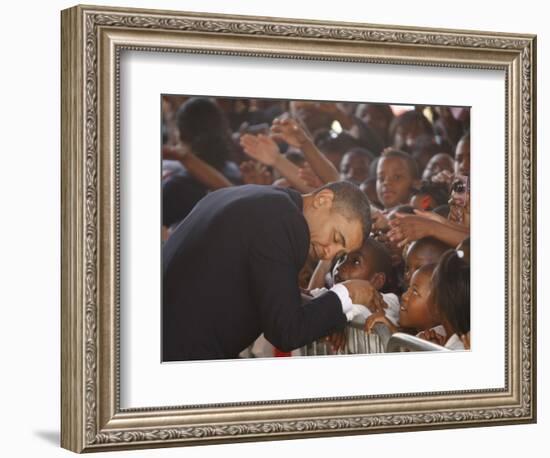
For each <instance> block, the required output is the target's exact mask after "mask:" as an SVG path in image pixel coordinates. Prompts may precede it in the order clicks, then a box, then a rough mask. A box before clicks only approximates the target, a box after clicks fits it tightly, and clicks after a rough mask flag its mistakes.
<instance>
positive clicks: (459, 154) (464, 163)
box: [455, 140, 470, 176]
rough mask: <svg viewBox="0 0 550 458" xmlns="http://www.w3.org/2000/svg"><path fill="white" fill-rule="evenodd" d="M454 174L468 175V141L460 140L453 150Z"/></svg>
mask: <svg viewBox="0 0 550 458" xmlns="http://www.w3.org/2000/svg"><path fill="white" fill-rule="evenodd" d="M455 175H466V176H469V175H470V142H469V141H464V140H462V141H460V142H459V143H458V145H457V147H456V152H455Z"/></svg>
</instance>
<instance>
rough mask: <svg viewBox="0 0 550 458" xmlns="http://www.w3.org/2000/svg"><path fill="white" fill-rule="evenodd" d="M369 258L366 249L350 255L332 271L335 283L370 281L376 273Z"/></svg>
mask: <svg viewBox="0 0 550 458" xmlns="http://www.w3.org/2000/svg"><path fill="white" fill-rule="evenodd" d="M369 258H370V257H369V256H368V255H367V250H365V249H364V248H361V249H359V250H356V251H352V252H351V253H349V254H348V255H347V257H346V258H344V259H342V260H340V261H338V262H337V263H336V265H335V266H334V269H333V271H332V276H333V278H334V283H340V282H343V281H346V280H370V278H371V276H372V275H373V274H374V273H375V272H374V267H373V265H372V262H371V261H370V259H369Z"/></svg>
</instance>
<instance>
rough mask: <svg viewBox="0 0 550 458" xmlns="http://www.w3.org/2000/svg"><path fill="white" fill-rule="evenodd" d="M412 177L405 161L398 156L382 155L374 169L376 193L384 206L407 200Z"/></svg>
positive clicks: (411, 186)
mask: <svg viewBox="0 0 550 458" xmlns="http://www.w3.org/2000/svg"><path fill="white" fill-rule="evenodd" d="M413 185H414V178H413V176H412V173H411V170H410V169H409V166H408V164H407V162H406V161H405V160H404V159H402V158H400V157H382V158H381V159H380V161H378V168H377V171H376V193H377V194H378V200H379V201H380V202H381V203H382V205H384V208H392V207H395V206H396V205H399V204H404V203H407V202H409V200H410V198H411V194H412V192H411V191H412V189H413Z"/></svg>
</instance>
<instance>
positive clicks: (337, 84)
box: [61, 6, 536, 453]
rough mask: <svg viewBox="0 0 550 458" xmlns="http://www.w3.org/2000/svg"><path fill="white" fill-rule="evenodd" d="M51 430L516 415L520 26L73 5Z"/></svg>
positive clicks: (531, 116)
mask: <svg viewBox="0 0 550 458" xmlns="http://www.w3.org/2000/svg"><path fill="white" fill-rule="evenodd" d="M61 23H62V27H61V32H62V40H61V41H62V49H61V52H62V59H61V61H62V72H61V73H62V101H61V102H62V103H61V107H62V113H61V115H62V152H61V154H62V184H61V185H62V187H61V191H62V192H61V194H62V304H61V308H62V310H61V312H62V313H61V317H62V326H61V329H62V331H61V332H62V335H61V343H62V348H61V356H62V358H61V361H62V386H61V392H62V405H61V410H62V415H61V422H62V423H61V445H62V447H64V448H66V449H69V450H72V451H75V452H79V453H80V452H93V451H105V450H121V449H132V448H147V447H168V446H183V445H199V444H203V445H204V444H209V443H222V442H237V441H251V440H276V439H292V438H304V437H315V436H317V437H319V436H327V435H346V434H368V433H379V432H395V431H413V430H427V429H436V428H456V427H469V426H488V425H497V424H500V425H502V424H510V423H532V422H535V421H536V352H535V350H536V326H535V319H536V284H535V278H536V214H535V209H536V200H535V199H536V192H535V190H536V183H535V177H536V161H535V156H536V145H535V138H536V135H535V134H536V122H535V121H536V120H535V113H536V81H535V75H536V68H535V65H536V37H535V36H533V35H527V34H522V35H519V34H507V33H493V32H479V31H463V30H438V29H421V28H413V27H401V26H386V25H384V26H383V25H370V24H354V23H331V22H320V21H304V20H295V19H281V18H260V17H247V16H227V15H213V14H202V13H184V12H172V11H156V10H138V9H122V8H110V7H94V6H75V7H73V8H70V9H67V10H64V11H62V13H61Z"/></svg>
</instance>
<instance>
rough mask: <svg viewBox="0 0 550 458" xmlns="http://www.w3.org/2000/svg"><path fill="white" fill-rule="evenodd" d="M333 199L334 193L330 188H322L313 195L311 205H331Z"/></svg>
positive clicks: (319, 206)
mask: <svg viewBox="0 0 550 458" xmlns="http://www.w3.org/2000/svg"><path fill="white" fill-rule="evenodd" d="M333 200H334V193H333V192H332V191H331V190H330V189H323V190H321V191H319V192H318V193H317V194H315V196H314V197H313V206H314V207H315V208H322V207H327V206H328V208H329V209H330V207H332V201H333Z"/></svg>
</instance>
